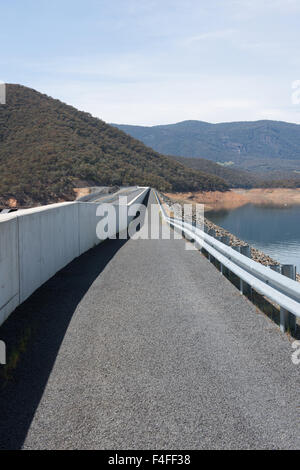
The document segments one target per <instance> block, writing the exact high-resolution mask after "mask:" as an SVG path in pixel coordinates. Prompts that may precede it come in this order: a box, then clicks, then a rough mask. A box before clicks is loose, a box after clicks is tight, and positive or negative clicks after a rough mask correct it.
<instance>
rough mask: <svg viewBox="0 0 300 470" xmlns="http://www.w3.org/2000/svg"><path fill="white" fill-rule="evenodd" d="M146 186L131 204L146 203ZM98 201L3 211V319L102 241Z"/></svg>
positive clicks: (0, 287) (0, 260) (0, 320)
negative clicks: (98, 231) (99, 231)
mask: <svg viewBox="0 0 300 470" xmlns="http://www.w3.org/2000/svg"><path fill="white" fill-rule="evenodd" d="M147 192H148V189H145V191H144V192H143V193H141V194H140V195H139V196H138V197H137V198H136V199H135V200H134V201H132V202H131V203H130V204H129V206H130V205H131V204H132V203H135V204H140V203H142V202H143V200H144V198H145V196H146V194H147ZM98 205H99V204H95V203H89V202H70V203H62V204H51V205H49V206H43V207H38V208H34V209H27V210H20V211H18V212H16V213H14V214H11V215H7V216H1V217H0V325H1V324H2V323H3V322H4V321H5V320H6V318H7V317H8V316H9V315H10V313H11V312H13V311H14V310H15V308H16V307H17V306H18V305H19V304H20V303H22V302H24V300H26V299H27V298H28V297H29V296H30V295H31V294H32V293H33V292H34V291H35V290H36V289H38V288H39V287H40V286H41V285H42V284H44V282H46V281H47V280H48V279H50V278H51V277H52V276H54V274H55V273H57V272H58V271H59V270H60V269H62V268H63V267H64V266H66V265H67V264H68V263H70V262H71V261H72V260H73V259H75V258H76V257H78V256H79V255H81V254H82V253H84V252H86V251H88V250H89V249H90V248H93V247H94V246H96V245H98V244H99V243H101V241H102V240H99V238H98V237H97V234H96V227H97V224H98V222H99V220H100V217H99V216H97V213H96V211H97V207H98ZM116 209H117V215H118V213H119V207H118V206H116ZM131 219H132V217H130V218H128V217H127V219H126V218H125V220H123V223H122V225H123V226H122V227H119V226H118V224H117V226H116V233H117V232H119V231H120V230H123V229H124V228H126V227H127V226H128V224H129V222H130V220H131ZM117 220H118V218H117Z"/></svg>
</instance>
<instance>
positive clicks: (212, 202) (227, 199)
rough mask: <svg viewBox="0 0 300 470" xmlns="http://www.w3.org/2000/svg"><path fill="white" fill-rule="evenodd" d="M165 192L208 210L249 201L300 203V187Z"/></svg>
mask: <svg viewBox="0 0 300 470" xmlns="http://www.w3.org/2000/svg"><path fill="white" fill-rule="evenodd" d="M165 194H166V196H167V197H168V198H170V200H174V201H179V202H180V201H181V202H185V203H191V202H192V203H198V204H204V205H205V210H206V211H209V210H221V209H228V210H230V209H237V208H238V207H241V206H244V205H246V204H249V203H252V204H254V205H256V204H257V205H268V206H275V207H286V206H291V205H300V188H292V189H290V188H252V189H244V188H235V189H230V190H229V191H226V192H221V191H198V192H186V193H183V192H182V193H165Z"/></svg>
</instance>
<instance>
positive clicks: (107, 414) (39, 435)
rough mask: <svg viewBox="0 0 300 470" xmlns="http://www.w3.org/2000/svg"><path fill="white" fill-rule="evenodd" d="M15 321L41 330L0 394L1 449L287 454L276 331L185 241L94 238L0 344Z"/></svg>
mask: <svg viewBox="0 0 300 470" xmlns="http://www.w3.org/2000/svg"><path fill="white" fill-rule="evenodd" d="M149 201H150V202H151V203H154V197H153V194H151V195H150V199H149ZM37 306H38V309H39V310H38V312H37V311H36V309H37ZM16 315H17V316H18V317H19V319H23V320H24V319H25V320H26V321H28V320H29V319H32V318H35V320H36V321H38V322H39V324H38V325H37V328H36V331H37V334H36V336H35V337H34V341H33V340H32V342H31V343H30V344H29V346H28V348H27V352H26V353H25V355H24V358H23V360H22V361H21V363H20V366H19V368H18V370H17V378H16V379H15V380H14V381H13V383H10V384H9V385H8V386H7V387H6V389H5V390H6V391H5V393H4V396H3V400H2V401H1V405H0V413H1V424H0V428H1V432H0V447H2V448H16V447H21V446H22V447H23V448H24V449H142V448H145V449H163V448H166V449H237V448H243V449H253V448H268V449H278V448H280V449H283V448H289V449H295V448H299V444H300V443H299V371H300V369H299V366H295V365H293V364H292V362H291V353H292V348H291V343H290V341H289V339H288V337H287V336H285V335H283V334H281V333H280V331H279V329H278V327H277V326H276V325H275V324H273V323H272V322H271V321H269V320H268V319H267V318H266V317H265V316H264V315H263V314H259V313H258V312H257V310H256V309H255V307H254V306H253V305H252V304H250V303H249V302H248V301H247V300H246V299H245V298H244V297H242V296H240V294H239V293H238V291H237V290H236V289H235V288H234V287H233V286H232V285H231V284H230V283H229V281H228V280H226V279H225V278H224V277H222V276H221V275H220V273H219V272H218V271H217V270H216V269H215V268H214V266H212V265H211V264H210V263H209V262H208V261H207V260H206V258H204V257H203V256H202V255H201V254H200V253H199V252H197V251H187V250H185V242H184V241H183V240H162V239H160V240H129V241H127V242H125V241H123V240H122V241H121V240H115V241H109V242H106V243H104V244H103V246H100V247H98V248H96V249H94V250H91V251H90V252H89V253H87V254H86V255H83V256H82V257H81V258H80V259H79V260H76V261H75V262H73V263H72V264H71V265H69V266H68V267H67V268H66V269H64V270H63V271H62V272H61V273H59V274H58V275H57V276H55V277H54V278H53V279H52V280H50V281H49V282H48V283H47V284H46V285H45V286H43V287H42V288H41V289H40V290H39V291H38V292H37V293H36V294H34V296H32V298H31V299H29V301H27V302H26V303H25V304H24V305H23V306H22V307H21V308H20V309H18V311H17V312H16V314H14V315H12V317H11V318H10V319H9V320H8V321H7V322H6V324H5V325H4V327H3V330H2V331H1V329H0V337H1V338H3V335H4V336H5V337H7V338H8V339H9V338H10V335H11V334H12V330H13V328H14V326H15V325H16V323H17V320H16ZM37 317H38V319H37ZM20 402H21V403H20Z"/></svg>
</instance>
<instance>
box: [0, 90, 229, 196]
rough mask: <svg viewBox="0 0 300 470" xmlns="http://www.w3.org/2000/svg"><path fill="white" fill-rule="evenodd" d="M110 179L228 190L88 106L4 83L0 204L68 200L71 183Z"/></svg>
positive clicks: (165, 187)
mask: <svg viewBox="0 0 300 470" xmlns="http://www.w3.org/2000/svg"><path fill="white" fill-rule="evenodd" d="M113 185H118V186H120V185H142V186H146V185H147V186H152V187H156V188H157V189H160V190H165V191H199V190H206V191H210V190H220V191H224V190H227V189H228V184H227V183H226V182H225V181H224V180H223V179H222V178H220V177H218V176H217V175H209V174H206V173H203V172H201V171H198V170H193V169H190V168H188V167H187V166H183V165H182V164H181V163H179V162H177V161H175V160H173V159H171V158H169V157H166V156H164V155H161V154H159V153H158V152H156V151H154V150H153V149H152V148H149V147H146V146H145V145H144V144H143V143H142V142H139V141H138V140H135V139H133V138H132V137H130V136H129V135H126V134H125V133H123V132H122V131H120V130H118V129H116V128H115V127H113V126H110V125H108V124H106V123H105V122H103V121H101V120H100V119H97V118H94V117H92V116H91V115H90V114H88V113H84V112H81V111H78V110H76V109H75V108H73V107H71V106H68V105H66V104H64V103H62V102H60V101H58V100H55V99H53V98H50V97H48V96H46V95H42V94H41V93H38V92H37V91H35V90H32V89H30V88H27V87H24V86H21V85H7V104H6V105H0V205H7V204H8V203H9V202H10V201H12V200H13V202H14V203H15V202H17V204H18V205H24V204H25V205H32V204H41V203H49V202H55V201H60V200H72V199H74V196H75V193H74V187H80V186H81V187H82V186H113ZM15 200H16V201H15Z"/></svg>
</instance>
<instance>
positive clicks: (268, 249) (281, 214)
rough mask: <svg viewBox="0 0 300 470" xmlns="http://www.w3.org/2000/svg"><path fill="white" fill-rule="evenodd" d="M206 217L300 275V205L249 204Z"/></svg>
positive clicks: (210, 213) (212, 213)
mask: <svg viewBox="0 0 300 470" xmlns="http://www.w3.org/2000/svg"><path fill="white" fill-rule="evenodd" d="M205 216H206V217H207V218H208V219H209V220H211V221H212V222H214V223H215V224H217V225H219V226H220V227H223V228H225V229H226V230H228V231H229V232H230V233H232V234H234V235H236V236H237V237H238V238H240V239H241V240H244V241H246V242H247V243H249V245H252V246H253V247H255V248H257V249H259V250H261V251H263V252H264V253H266V254H268V255H269V256H271V257H272V258H273V259H275V260H277V261H279V262H280V263H282V264H295V265H296V266H297V272H298V273H300V205H294V206H285V207H282V206H280V207H277V206H274V205H272V206H268V205H254V204H251V203H249V204H246V205H244V206H241V207H238V208H237V209H229V210H227V209H221V210H212V211H207V212H205Z"/></svg>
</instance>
